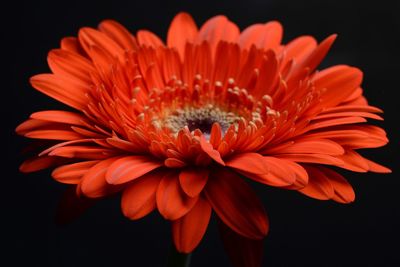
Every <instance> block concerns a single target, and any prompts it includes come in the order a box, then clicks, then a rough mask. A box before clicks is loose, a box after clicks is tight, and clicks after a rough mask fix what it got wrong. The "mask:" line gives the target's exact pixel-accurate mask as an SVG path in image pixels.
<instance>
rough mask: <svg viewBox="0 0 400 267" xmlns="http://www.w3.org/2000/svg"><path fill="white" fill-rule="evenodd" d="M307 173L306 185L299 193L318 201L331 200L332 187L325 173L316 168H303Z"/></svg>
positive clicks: (332, 194)
mask: <svg viewBox="0 0 400 267" xmlns="http://www.w3.org/2000/svg"><path fill="white" fill-rule="evenodd" d="M304 168H305V169H306V170H307V172H308V176H309V180H308V184H307V185H306V186H305V187H304V188H303V189H300V190H299V192H301V193H303V194H304V195H307V196H309V197H312V198H316V199H320V200H328V199H331V198H332V197H333V196H334V195H335V191H334V187H333V186H332V183H331V182H330V181H329V178H328V177H327V176H326V175H325V173H324V172H323V171H322V170H321V169H320V168H317V167H313V166H308V165H307V166H304Z"/></svg>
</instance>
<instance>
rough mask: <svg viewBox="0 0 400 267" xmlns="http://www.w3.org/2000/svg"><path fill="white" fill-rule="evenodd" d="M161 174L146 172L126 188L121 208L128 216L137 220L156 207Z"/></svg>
mask: <svg viewBox="0 0 400 267" xmlns="http://www.w3.org/2000/svg"><path fill="white" fill-rule="evenodd" d="M161 175H162V174H161V173H159V172H151V173H148V174H145V175H143V176H142V177H141V178H140V179H137V180H135V181H134V182H133V183H132V184H130V185H129V186H128V187H127V188H126V189H125V190H124V192H123V193H122V199H121V208H122V212H123V213H124V215H125V216H126V217H128V218H129V219H131V220H137V219H140V218H142V217H144V216H146V215H147V214H149V213H150V212H152V211H153V210H154V209H155V208H156V192H157V187H158V185H159V184H160V180H161Z"/></svg>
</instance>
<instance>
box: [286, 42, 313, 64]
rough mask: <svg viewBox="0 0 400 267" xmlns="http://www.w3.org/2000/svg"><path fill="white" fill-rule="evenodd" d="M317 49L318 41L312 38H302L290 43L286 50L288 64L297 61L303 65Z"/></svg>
mask: <svg viewBox="0 0 400 267" xmlns="http://www.w3.org/2000/svg"><path fill="white" fill-rule="evenodd" d="M316 47H317V41H316V40H315V39H314V37H312V36H300V37H298V38H296V39H294V40H292V41H290V42H289V43H288V44H287V45H286V46H285V48H284V51H285V59H286V62H288V61H290V60H291V59H295V61H296V62H297V63H301V62H302V61H303V60H304V59H305V58H307V57H308V56H309V55H310V54H311V53H312V51H314V49H315V48H316Z"/></svg>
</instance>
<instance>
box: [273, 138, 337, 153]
mask: <svg viewBox="0 0 400 267" xmlns="http://www.w3.org/2000/svg"><path fill="white" fill-rule="evenodd" d="M315 152H318V153H319V154H327V155H342V154H344V149H343V147H341V146H340V145H339V144H338V143H336V142H334V141H331V140H328V139H314V138H300V139H297V140H294V142H293V144H292V145H290V146H285V147H282V149H279V150H277V151H274V154H292V153H293V154H297V153H299V154H302V153H315Z"/></svg>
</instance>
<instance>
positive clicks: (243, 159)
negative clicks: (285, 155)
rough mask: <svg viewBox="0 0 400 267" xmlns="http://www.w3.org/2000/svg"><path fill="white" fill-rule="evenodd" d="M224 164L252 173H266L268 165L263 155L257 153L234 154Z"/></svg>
mask: <svg viewBox="0 0 400 267" xmlns="http://www.w3.org/2000/svg"><path fill="white" fill-rule="evenodd" d="M225 164H226V166H229V167H231V168H235V169H238V170H241V171H245V172H248V173H254V174H267V173H268V167H267V165H266V164H265V161H264V158H263V156H261V155H260V154H258V153H250V152H249V153H241V154H236V155H234V156H232V157H229V159H227V160H226V162H225Z"/></svg>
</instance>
